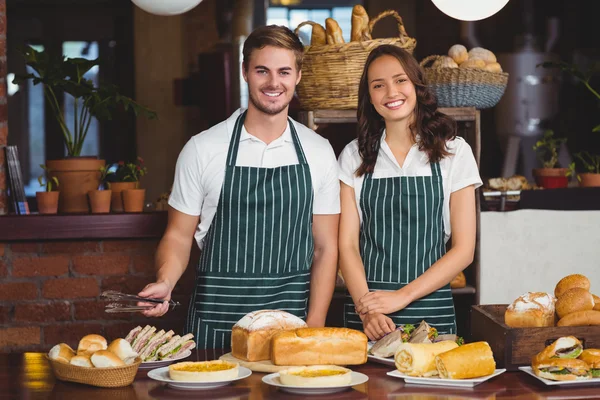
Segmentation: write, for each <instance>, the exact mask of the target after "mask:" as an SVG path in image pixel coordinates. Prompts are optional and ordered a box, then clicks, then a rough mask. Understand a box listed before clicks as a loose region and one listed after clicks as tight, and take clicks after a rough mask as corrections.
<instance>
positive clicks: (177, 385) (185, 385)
mask: <svg viewBox="0 0 600 400" xmlns="http://www.w3.org/2000/svg"><path fill="white" fill-rule="evenodd" d="M250 375H252V371H250V370H249V369H248V368H246V367H238V376H237V377H236V378H233V379H226V380H224V381H216V382H189V381H174V380H173V379H171V378H170V377H169V367H162V368H157V369H153V370H152V371H149V372H148V378H151V379H154V380H155V381H159V382H164V383H166V384H167V385H168V386H170V387H172V388H174V389H186V390H204V389H214V388H217V387H221V386H225V385H229V384H230V383H231V382H235V381H238V380H240V379H244V378H247V377H249V376H250Z"/></svg>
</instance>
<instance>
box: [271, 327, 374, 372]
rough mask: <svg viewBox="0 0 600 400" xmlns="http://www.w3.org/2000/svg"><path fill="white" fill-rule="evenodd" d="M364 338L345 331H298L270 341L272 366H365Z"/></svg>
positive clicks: (334, 329)
mask: <svg viewBox="0 0 600 400" xmlns="http://www.w3.org/2000/svg"><path fill="white" fill-rule="evenodd" d="M367 342H368V339H367V336H366V335H365V334H364V333H362V332H359V331H357V330H354V329H348V328H300V329H295V330H292V331H285V332H280V333H278V334H276V335H275V336H274V337H273V339H272V340H271V361H272V362H273V364H275V365H359V364H364V363H366V362H367Z"/></svg>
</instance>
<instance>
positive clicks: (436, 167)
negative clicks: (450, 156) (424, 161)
mask: <svg viewBox="0 0 600 400" xmlns="http://www.w3.org/2000/svg"><path fill="white" fill-rule="evenodd" d="M429 166H430V167H431V176H442V169H441V168H440V163H437V162H436V163H429Z"/></svg>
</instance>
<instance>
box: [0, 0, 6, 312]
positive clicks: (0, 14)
mask: <svg viewBox="0 0 600 400" xmlns="http://www.w3.org/2000/svg"><path fill="white" fill-rule="evenodd" d="M7 120H8V105H7V103H6V0H0V215H4V214H6V213H7V212H8V202H7V201H6V170H5V167H4V147H5V146H6V143H7V141H8V122H7ZM1 270H2V269H1V267H0V271H1ZM1 317H2V313H1V311H0V318H1Z"/></svg>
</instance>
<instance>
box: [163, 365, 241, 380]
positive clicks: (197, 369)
mask: <svg viewBox="0 0 600 400" xmlns="http://www.w3.org/2000/svg"><path fill="white" fill-rule="evenodd" d="M237 376H238V364H236V363H232V362H228V361H223V360H214V361H196V362H189V361H188V362H181V363H177V364H172V365H169V377H170V378H171V379H172V380H174V381H187V382H216V381H225V380H228V379H234V378H237Z"/></svg>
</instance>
